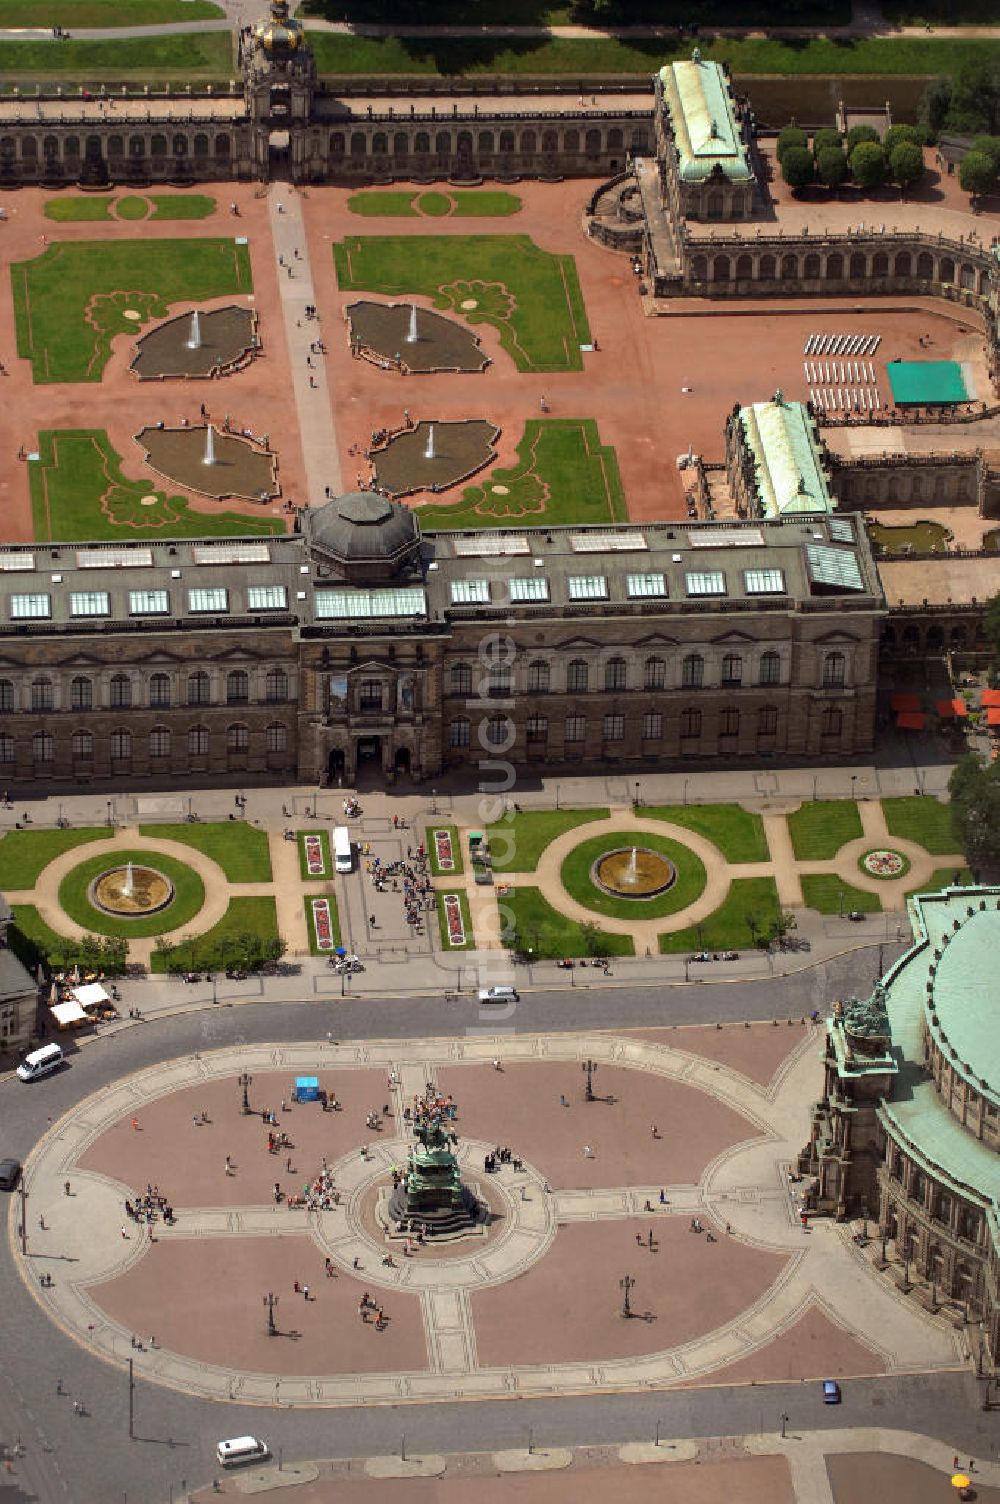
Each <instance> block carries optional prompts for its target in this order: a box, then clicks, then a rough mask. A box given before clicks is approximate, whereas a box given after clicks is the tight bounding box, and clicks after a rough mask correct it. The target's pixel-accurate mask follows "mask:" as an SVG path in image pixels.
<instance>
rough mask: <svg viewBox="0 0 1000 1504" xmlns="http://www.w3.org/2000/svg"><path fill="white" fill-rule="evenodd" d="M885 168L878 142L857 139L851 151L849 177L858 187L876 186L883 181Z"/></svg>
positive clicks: (883, 157) (883, 155)
mask: <svg viewBox="0 0 1000 1504" xmlns="http://www.w3.org/2000/svg"><path fill="white" fill-rule="evenodd" d="M859 129H860V127H859ZM885 169H886V162H885V152H884V151H883V150H882V147H881V145H880V143H879V142H878V141H859V142H858V144H857V146H855V147H854V149H853V150H852V152H851V177H852V178H853V179H854V181H855V182H856V183H857V185H858V187H859V188H877V187H878V185H879V184H880V183H882V182H884V181H885Z"/></svg>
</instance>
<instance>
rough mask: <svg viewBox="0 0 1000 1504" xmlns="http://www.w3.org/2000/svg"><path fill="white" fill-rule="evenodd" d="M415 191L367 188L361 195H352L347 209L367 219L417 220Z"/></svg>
mask: <svg viewBox="0 0 1000 1504" xmlns="http://www.w3.org/2000/svg"><path fill="white" fill-rule="evenodd" d="M416 197H417V195H416V192H415V191H410V192H407V191H406V190H405V189H400V188H365V189H363V190H362V192H361V193H352V194H351V196H350V198H349V199H348V200H347V207H348V209H350V211H351V213H352V214H361V215H363V216H364V217H365V218H366V219H383V218H384V219H405V218H408V217H409V218H415V217H416V213H417V211H416V209H415V208H414V207H413V200H414V199H415V198H416Z"/></svg>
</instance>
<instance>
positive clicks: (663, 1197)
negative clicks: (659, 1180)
mask: <svg viewBox="0 0 1000 1504" xmlns="http://www.w3.org/2000/svg"><path fill="white" fill-rule="evenodd" d="M666 1204H667V1193H666V1191H665V1190H664V1189H663V1187H662V1186H661V1187H660V1205H661V1206H666Z"/></svg>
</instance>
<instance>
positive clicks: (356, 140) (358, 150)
mask: <svg viewBox="0 0 1000 1504" xmlns="http://www.w3.org/2000/svg"><path fill="white" fill-rule="evenodd" d="M364 154H365V134H364V131H354V132H353V133H352V135H351V156H352V157H363V156H364Z"/></svg>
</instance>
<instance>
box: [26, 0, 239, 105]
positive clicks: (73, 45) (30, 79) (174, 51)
mask: <svg viewBox="0 0 1000 1504" xmlns="http://www.w3.org/2000/svg"><path fill="white" fill-rule="evenodd" d="M195 3H197V0H195ZM115 6H116V8H117V0H115ZM185 9H186V7H185ZM192 19H193V18H192ZM22 24H23V23H22ZM46 24H47V25H51V24H53V23H51V22H47V23H46ZM60 24H64V23H60ZM76 24H77V25H81V24H82V23H80V22H77V23H76ZM118 24H119V25H121V24H129V25H131V24H132V23H131V22H129V23H122V22H119V23H118ZM234 63H235V58H234V49H233V34H232V32H231V31H228V30H226V31H211V32H202V33H192V32H172V33H170V32H168V33H165V34H163V35H154V36H149V35H147V36H139V37H117V38H80V37H75V36H71V37H70V39H69V40H68V41H67V40H61V41H55V40H54V39H53V38H50V37H48V38H43V39H35V38H31V39H28V38H24V39H22V38H20V37H18V38H17V39H15V40H13V41H10V40H8V39H7V38H4V39H3V40H0V84H3V83H7V82H10V81H17V80H20V81H22V82H24V83H29V84H34V83H36V82H38V83H42V82H43V81H47V80H60V81H63V82H64V83H65V81H66V80H71V81H72V83H73V85H74V86H75V87H77V88H79V87H80V86H86V85H92V84H96V85H98V87H99V86H100V85H101V84H102V83H104V84H108V85H112V84H116V83H121V82H123V81H124V80H127V79H133V80H135V81H136V82H137V83H148V84H156V83H158V84H161V85H162V84H166V83H169V84H170V87H171V89H176V90H177V91H178V92H182V91H183V90H184V89H185V87H186V86H187V85H188V84H196V83H198V84H206V83H211V84H213V85H220V86H222V87H226V86H227V85H228V81H229V79H230V78H231V77H233V76H234V71H235V70H234Z"/></svg>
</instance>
